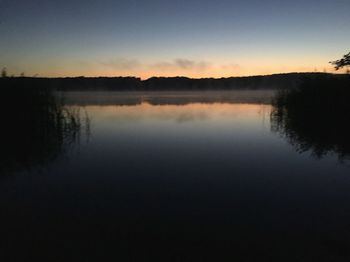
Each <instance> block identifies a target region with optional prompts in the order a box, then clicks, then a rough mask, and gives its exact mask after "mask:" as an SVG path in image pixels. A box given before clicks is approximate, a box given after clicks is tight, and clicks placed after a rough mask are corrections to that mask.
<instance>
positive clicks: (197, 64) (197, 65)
mask: <svg viewBox="0 0 350 262" xmlns="http://www.w3.org/2000/svg"><path fill="white" fill-rule="evenodd" d="M151 67H153V68H156V69H160V70H174V69H176V70H192V71H193V70H194V71H204V70H208V69H209V68H210V67H211V63H209V62H206V61H194V60H189V59H184V58H177V59H174V60H173V61H171V62H159V63H156V64H154V65H151Z"/></svg>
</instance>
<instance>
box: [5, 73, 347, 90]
mask: <svg viewBox="0 0 350 262" xmlns="http://www.w3.org/2000/svg"><path fill="white" fill-rule="evenodd" d="M305 78H316V79H318V80H321V81H322V79H329V78H334V79H337V80H339V79H348V78H347V75H340V74H337V75H335V74H327V73H289V74H275V75H267V76H250V77H229V78H202V79H192V78H187V77H152V78H149V79H147V80H141V79H140V78H137V77H66V78H39V77H3V78H0V84H1V86H10V85H12V86H26V87H35V86H46V87H49V88H52V89H55V90H60V91H69V90H72V91H76V90H113V91H119V90H126V91H132V90H157V91H158V90H233V89H289V88H294V87H296V86H298V85H299V84H300V82H301V81H303V80H304V79H305Z"/></svg>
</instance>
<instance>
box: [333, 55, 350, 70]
mask: <svg viewBox="0 0 350 262" xmlns="http://www.w3.org/2000/svg"><path fill="white" fill-rule="evenodd" d="M330 63H331V64H332V65H334V67H335V70H339V69H340V68H343V67H346V66H350V53H348V54H346V55H344V56H343V58H342V59H339V60H336V61H332V62H330Z"/></svg>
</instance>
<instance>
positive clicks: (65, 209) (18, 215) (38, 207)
mask: <svg viewBox="0 0 350 262" xmlns="http://www.w3.org/2000/svg"><path fill="white" fill-rule="evenodd" d="M271 97H272V91H236V92H232V91H231V92H224V93H219V92H216V93H211V92H208V93H200V92H199V93H198V92H197V93H196V92H190V93H186V92H182V93H165V92H161V93H145V94H140V93H127V92H124V93H117V92H115V93H110V94H109V93H104V92H91V93H76V92H75V93H66V94H65V101H66V103H67V106H68V107H69V108H71V109H75V110H76V109H77V108H78V109H79V112H81V114H83V115H84V116H88V119H89V123H88V126H86V127H88V128H86V130H83V132H82V133H81V135H80V137H79V141H78V142H77V143H75V144H74V145H73V144H70V145H69V146H67V149H66V150H65V151H64V153H62V154H61V155H60V156H59V157H57V158H55V159H54V160H52V161H50V162H47V163H46V164H40V165H33V166H32V167H26V168H21V169H19V170H18V171H16V172H11V174H9V173H7V174H5V172H4V174H2V176H1V178H0V179H1V180H0V205H1V209H2V220H3V223H2V225H3V226H2V229H1V233H2V236H3V239H4V240H6V241H5V243H4V245H3V249H11V250H13V249H17V248H19V249H23V248H24V249H25V248H26V247H28V250H27V251H26V252H29V253H28V254H30V253H35V252H39V253H41V254H42V255H45V256H46V257H48V258H50V259H51V260H59V259H62V258H66V257H67V256H70V255H75V256H78V257H79V258H80V259H82V260H83V261H90V259H93V258H98V259H101V258H102V259H103V258H104V257H107V256H110V255H113V256H114V257H116V258H120V259H122V260H123V261H154V260H155V259H161V260H163V261H204V260H205V261H206V260H208V261H213V260H225V261H226V260H230V261H232V259H236V260H238V261H258V260H263V261H265V260H266V261H271V260H276V261H277V260H278V261H311V260H315V261H348V259H349V251H348V250H349V249H348V243H349V240H350V239H349V236H350V206H349V200H350V190H349V188H350V176H349V175H350V172H349V171H350V166H349V162H347V161H346V160H344V161H339V158H338V157H337V155H336V154H335V153H329V154H327V155H325V156H323V157H322V158H317V157H315V156H314V155H313V153H312V152H311V151H306V152H298V151H297V150H296V149H295V147H294V146H293V145H291V144H290V143H289V142H288V139H285V137H284V136H283V134H281V133H279V132H275V131H274V130H273V128H272V127H273V123H271V112H272V105H271V104H270V101H271ZM23 135H25V130H24V131H23ZM18 150H20V149H18ZM28 243H30V245H28ZM332 259H336V260H332Z"/></svg>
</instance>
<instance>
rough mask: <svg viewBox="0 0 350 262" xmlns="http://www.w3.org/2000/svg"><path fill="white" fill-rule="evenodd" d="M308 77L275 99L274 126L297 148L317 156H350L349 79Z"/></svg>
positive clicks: (340, 157)
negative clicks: (337, 79)
mask: <svg viewBox="0 0 350 262" xmlns="http://www.w3.org/2000/svg"><path fill="white" fill-rule="evenodd" d="M339 82H340V81H338V82H336V81H333V80H332V81H327V79H326V80H324V81H322V82H321V83H320V82H319V81H315V80H313V81H312V80H308V81H305V82H304V83H303V85H301V86H300V87H299V88H298V89H293V90H291V91H285V92H281V93H279V94H278V95H277V97H276V98H275V99H274V103H273V104H274V107H273V112H272V114H271V121H272V123H271V124H272V129H273V130H274V131H275V132H277V133H279V134H282V136H283V137H285V138H286V140H287V141H288V142H289V143H290V144H292V145H293V146H294V148H295V149H296V150H297V151H298V152H301V153H303V152H306V151H311V152H312V154H313V155H314V156H316V157H317V158H322V157H324V156H326V155H328V154H331V153H333V154H336V155H337V156H338V157H339V159H340V160H341V162H343V161H346V160H350V125H349V124H348V122H349V113H350V91H349V85H348V82H340V83H339Z"/></svg>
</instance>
